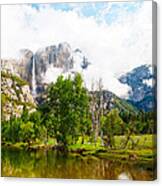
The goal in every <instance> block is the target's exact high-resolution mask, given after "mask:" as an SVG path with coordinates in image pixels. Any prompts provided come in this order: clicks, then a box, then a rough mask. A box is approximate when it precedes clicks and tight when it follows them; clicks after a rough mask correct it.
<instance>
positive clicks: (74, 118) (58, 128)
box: [45, 74, 89, 146]
mask: <svg viewBox="0 0 162 186" xmlns="http://www.w3.org/2000/svg"><path fill="white" fill-rule="evenodd" d="M88 102H89V97H88V93H87V90H86V89H85V88H84V87H83V80H82V78H81V75H80V74H76V75H75V77H74V79H71V78H70V76H69V77H68V78H66V79H64V78H63V76H59V77H58V79H57V81H56V83H52V84H51V85H50V86H49V88H48V93H47V102H46V103H45V105H46V108H47V110H48V113H46V119H45V123H46V126H47V128H48V129H53V134H54V136H55V138H56V139H57V142H58V144H60V145H64V146H66V145H67V144H72V143H75V142H76V140H77V139H78V137H79V135H80V134H81V135H83V133H85V132H86V125H87V124H88V122H87V117H88V111H89V108H88V105H89V104H88ZM47 116H48V117H47ZM48 133H49V132H48Z"/></svg>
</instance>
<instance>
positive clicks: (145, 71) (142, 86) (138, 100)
mask: <svg viewBox="0 0 162 186" xmlns="http://www.w3.org/2000/svg"><path fill="white" fill-rule="evenodd" d="M119 81H120V82H121V83H123V84H127V85H128V86H129V87H130V88H131V90H130V91H129V92H128V95H129V96H128V100H127V101H128V102H130V103H131V104H132V105H134V106H135V107H137V108H138V109H139V110H143V111H146V112H148V111H153V110H154V109H155V107H156V68H155V67H154V66H152V65H141V66H139V67H137V68H134V69H133V70H132V71H131V72H128V73H126V74H124V75H122V76H121V77H120V78H119Z"/></svg>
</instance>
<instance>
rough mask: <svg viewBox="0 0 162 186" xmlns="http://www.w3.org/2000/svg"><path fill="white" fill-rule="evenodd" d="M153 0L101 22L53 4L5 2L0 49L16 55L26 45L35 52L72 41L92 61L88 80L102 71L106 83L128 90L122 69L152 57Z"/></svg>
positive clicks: (122, 91)
mask: <svg viewBox="0 0 162 186" xmlns="http://www.w3.org/2000/svg"><path fill="white" fill-rule="evenodd" d="M151 4H152V3H151V1H150V2H149V1H146V2H143V4H142V6H141V8H139V9H138V10H137V11H136V12H134V13H130V12H127V13H126V12H123V11H122V10H121V14H120V19H119V20H118V21H117V22H114V23H112V24H110V25H108V24H106V23H105V22H103V23H100V24H98V23H97V22H96V20H95V18H94V17H89V18H87V17H84V16H79V15H78V14H77V12H76V11H68V12H65V11H61V10H57V11H56V10H54V9H53V8H51V7H50V6H48V5H47V6H43V7H41V8H40V9H39V11H37V10H36V9H34V8H32V7H31V6H27V5H3V6H2V11H1V18H2V21H1V24H2V29H1V33H2V40H1V48H2V49H1V55H2V57H3V58H9V57H12V58H13V57H16V55H17V52H18V51H19V50H20V49H21V48H29V49H31V50H32V51H34V52H35V51H36V50H37V49H38V48H40V47H45V46H48V45H53V44H58V43H60V42H63V41H67V42H68V43H69V44H70V45H71V47H72V49H75V48H80V49H81V50H82V51H83V53H85V54H86V56H87V57H88V59H89V61H90V62H91V65H90V67H89V68H88V69H87V72H86V77H85V79H86V82H87V84H89V85H90V84H91V82H92V80H94V81H96V80H97V79H99V78H100V77H101V78H102V79H103V83H104V88H107V89H109V90H111V91H113V92H114V93H116V94H117V95H120V96H121V95H125V94H126V92H127V91H128V89H129V87H127V86H126V85H122V84H121V83H120V82H118V80H117V77H118V75H119V74H121V73H125V72H127V71H129V70H131V69H132V68H134V67H136V66H139V65H141V64H151V63H152V61H151V59H152V43H151V38H152V16H151V15H152V7H151ZM119 13H120V12H119ZM89 85H87V86H89Z"/></svg>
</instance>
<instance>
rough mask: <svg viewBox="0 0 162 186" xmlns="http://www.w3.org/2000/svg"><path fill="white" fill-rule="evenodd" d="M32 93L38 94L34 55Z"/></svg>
mask: <svg viewBox="0 0 162 186" xmlns="http://www.w3.org/2000/svg"><path fill="white" fill-rule="evenodd" d="M32 94H33V96H34V95H36V79H35V58H34V56H33V62H32Z"/></svg>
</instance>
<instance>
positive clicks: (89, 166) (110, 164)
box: [1, 148, 153, 180]
mask: <svg viewBox="0 0 162 186" xmlns="http://www.w3.org/2000/svg"><path fill="white" fill-rule="evenodd" d="M1 173H2V176H7V177H8V176H13V177H39V178H40V177H42V178H74V179H75V178H79V179H129V180H152V179H153V170H152V164H151V163H148V162H147V163H142V162H135V163H130V162H129V163H124V162H123V163H122V162H119V161H112V160H105V159H98V158H95V157H91V158H90V157H89V158H88V157H80V156H79V157H76V156H74V155H72V154H71V155H64V154H61V153H59V152H56V151H53V150H48V151H45V150H37V151H24V150H13V149H9V148H2V172H1Z"/></svg>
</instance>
